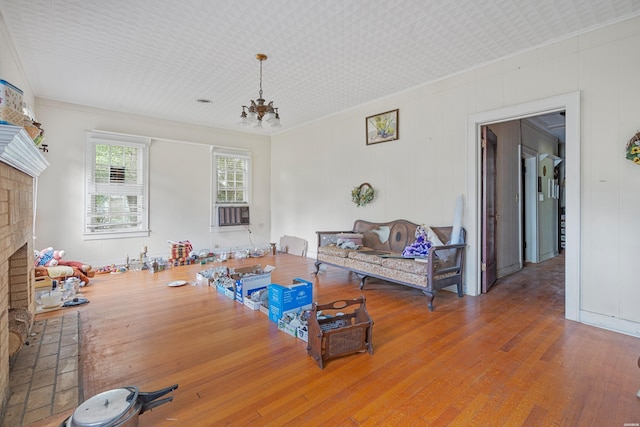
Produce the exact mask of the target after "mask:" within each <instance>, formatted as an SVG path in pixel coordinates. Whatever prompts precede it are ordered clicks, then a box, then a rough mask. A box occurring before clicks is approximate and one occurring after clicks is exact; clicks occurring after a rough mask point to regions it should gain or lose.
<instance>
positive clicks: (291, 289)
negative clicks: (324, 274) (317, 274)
mask: <svg viewBox="0 0 640 427" xmlns="http://www.w3.org/2000/svg"><path fill="white" fill-rule="evenodd" d="M312 302H313V283H311V282H308V281H306V280H303V279H299V278H296V279H293V284H292V285H289V286H283V285H278V284H276V283H272V284H270V285H269V320H271V321H272V322H276V323H277V322H278V320H280V319H281V318H282V316H283V315H284V314H285V313H286V312H289V311H292V310H299V309H301V308H311V303H312Z"/></svg>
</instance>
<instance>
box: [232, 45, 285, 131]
mask: <svg viewBox="0 0 640 427" xmlns="http://www.w3.org/2000/svg"><path fill="white" fill-rule="evenodd" d="M256 59H257V60H258V61H260V91H259V92H258V99H256V100H255V101H254V100H253V99H252V100H251V105H249V106H248V107H247V106H246V105H243V106H242V114H240V123H239V124H240V125H242V126H249V125H254V127H257V128H261V127H262V121H263V119H264V121H266V122H267V123H269V124H270V125H271V127H280V115H279V114H278V108H276V107H274V106H273V101H271V102H269V103H268V104H265V100H264V98H262V63H263V62H264V61H266V60H267V55H265V54H264V53H258V54H256Z"/></svg>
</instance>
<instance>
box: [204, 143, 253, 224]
mask: <svg viewBox="0 0 640 427" xmlns="http://www.w3.org/2000/svg"><path fill="white" fill-rule="evenodd" d="M212 157H213V159H212V163H213V168H214V173H213V177H214V178H213V180H214V182H213V197H212V199H213V209H212V212H213V213H214V214H213V218H212V227H214V228H217V227H232V226H238V225H249V206H248V205H249V203H250V194H251V191H250V182H251V157H250V156H249V155H248V153H247V152H245V151H238V150H223V149H214V150H213V156H212Z"/></svg>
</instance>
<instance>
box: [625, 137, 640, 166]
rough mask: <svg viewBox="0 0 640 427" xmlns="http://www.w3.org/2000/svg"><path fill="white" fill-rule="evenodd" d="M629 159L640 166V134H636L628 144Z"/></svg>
mask: <svg viewBox="0 0 640 427" xmlns="http://www.w3.org/2000/svg"><path fill="white" fill-rule="evenodd" d="M626 153H627V155H626V157H627V159H629V160H631V161H632V162H633V163H635V164H637V165H640V132H638V133H636V134H635V135H634V136H633V137H631V139H630V140H629V142H628V143H627V150H626Z"/></svg>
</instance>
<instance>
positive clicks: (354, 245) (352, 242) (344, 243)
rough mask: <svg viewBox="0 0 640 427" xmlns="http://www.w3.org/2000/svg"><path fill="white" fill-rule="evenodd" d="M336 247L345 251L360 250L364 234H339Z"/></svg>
mask: <svg viewBox="0 0 640 427" xmlns="http://www.w3.org/2000/svg"><path fill="white" fill-rule="evenodd" d="M337 237H338V240H337V242H336V245H337V246H339V247H341V248H345V249H358V248H359V247H361V246H362V239H363V238H364V235H363V234H362V233H338V236H337Z"/></svg>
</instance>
